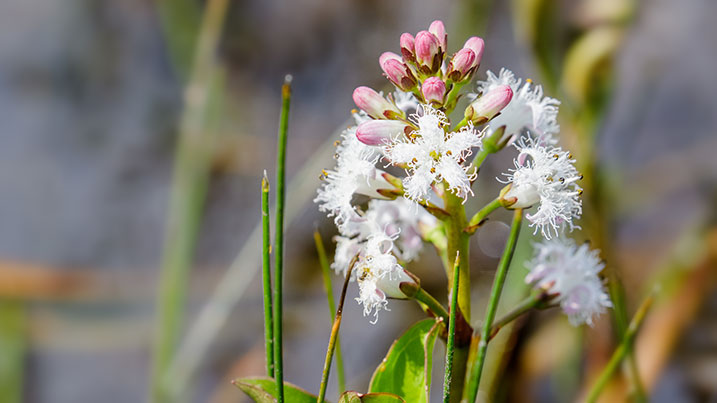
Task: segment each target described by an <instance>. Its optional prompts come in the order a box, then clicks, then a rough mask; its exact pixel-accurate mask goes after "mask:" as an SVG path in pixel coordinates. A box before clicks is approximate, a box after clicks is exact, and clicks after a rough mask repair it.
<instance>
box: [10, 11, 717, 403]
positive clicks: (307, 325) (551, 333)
mask: <svg viewBox="0 0 717 403" xmlns="http://www.w3.org/2000/svg"><path fill="white" fill-rule="evenodd" d="M716 16H717V2H714V1H711V0H686V1H681V2H674V1H669V0H643V1H630V0H580V1H577V0H575V1H570V0H562V1H558V0H555V1H550V0H514V1H510V2H508V1H489V0H460V1H459V0H452V1H443V2H434V1H428V0H420V1H408V0H400V1H398V0H396V1H390V2H389V1H373V0H361V1H356V0H354V1H327V0H296V1H280V0H261V1H260V0H253V1H251V0H235V1H230V0H207V1H199V0H160V1H149V0H123V1H110V0H65V1H62V2H48V1H42V0H6V1H3V2H2V3H0V27H2V28H1V29H2V34H1V35H0V402H1V403H5V402H7V403H11V402H53V403H65V402H68V403H69V402H99V401H101V402H138V401H146V400H147V396H148V395H149V390H150V380H151V379H152V376H151V375H152V361H153V355H154V358H155V359H158V360H159V361H161V362H163V363H164V367H163V370H164V371H166V372H163V379H165V381H166V380H169V381H166V382H168V385H169V386H168V388H169V389H171V390H172V393H171V396H173V397H171V398H169V399H168V401H188V402H217V403H218V402H237V401H239V402H241V401H246V400H243V399H245V397H244V396H243V394H242V392H241V391H239V390H238V389H236V388H235V387H234V386H232V385H231V384H230V380H231V379H234V378H236V377H240V376H249V375H262V374H263V372H264V370H263V368H264V362H263V360H264V355H263V330H262V329H263V325H262V302H261V299H262V297H261V286H260V281H259V280H260V279H259V277H260V276H258V275H257V274H258V273H259V271H258V267H259V266H258V263H259V246H260V238H259V232H258V229H257V224H258V222H259V218H260V213H259V201H260V193H259V189H260V177H261V175H262V173H263V171H264V170H267V171H268V174H269V178H271V180H272V182H273V175H274V164H275V158H276V157H275V148H276V132H277V129H278V117H279V107H280V86H281V83H282V81H283V77H284V75H285V74H287V73H290V74H292V75H293V98H292V106H291V115H290V121H289V140H288V150H289V153H288V160H287V172H288V182H289V184H288V193H287V200H288V205H287V209H288V210H287V217H286V224H287V228H288V229H287V231H288V232H287V235H286V268H285V275H286V279H285V332H286V336H285V375H284V376H285V379H286V380H288V381H291V382H293V383H295V384H297V385H299V386H301V387H303V388H306V389H307V390H309V391H312V392H314V393H315V392H317V390H318V384H319V380H320V372H321V368H322V366H323V359H324V354H325V349H326V343H327V340H328V335H329V330H330V314H329V311H328V307H327V304H326V300H325V291H324V288H323V285H322V280H321V271H320V269H319V266H318V263H317V255H316V250H315V247H314V243H313V240H312V237H311V234H312V232H313V231H314V229H315V228H318V229H319V231H320V233H321V234H322V236H323V239H324V242H325V244H326V245H327V248H328V249H329V253H330V254H331V250H332V247H331V245H330V243H329V241H330V238H331V236H333V235H334V231H335V230H334V229H333V225H332V223H331V220H329V219H326V218H325V217H324V216H323V215H322V214H320V213H319V212H318V210H317V208H316V206H315V205H314V204H313V203H311V200H312V199H313V197H314V194H315V189H316V187H317V186H318V185H319V178H318V176H319V173H320V170H321V169H322V168H330V167H331V166H333V160H332V158H331V156H332V154H333V146H332V143H333V142H334V140H336V139H337V138H338V133H339V132H340V131H341V130H342V129H343V128H345V127H346V126H347V125H348V124H349V121H348V120H347V119H348V118H349V111H350V110H351V109H352V108H354V107H355V106H354V105H353V102H352V100H351V93H352V91H353V89H354V88H355V87H356V86H358V85H368V86H371V87H373V88H376V89H382V90H388V89H389V86H388V84H387V81H386V80H385V79H384V78H383V77H382V76H381V74H380V69H379V66H378V61H377V60H378V56H379V55H380V54H381V53H382V52H383V51H386V50H391V51H394V52H397V51H398V50H399V48H398V38H399V36H400V34H401V33H402V32H412V33H415V32H417V31H419V30H422V29H427V27H428V24H429V23H430V22H431V21H432V20H434V19H441V20H443V21H444V22H445V23H446V26H447V29H448V35H449V50H450V52H451V53H452V52H454V51H456V50H458V49H459V48H460V46H461V45H462V44H463V42H464V41H465V39H466V38H467V37H468V36H471V35H479V36H482V37H484V38H485V40H486V45H487V48H486V53H485V55H484V57H483V62H482V65H481V69H480V70H479V72H478V74H477V76H476V77H477V78H478V79H480V78H481V77H484V75H485V72H486V70H492V71H494V72H497V71H498V70H499V69H500V68H501V67H503V66H505V67H508V68H510V69H511V70H513V71H514V72H515V73H516V75H517V76H519V77H525V78H532V79H533V80H534V81H535V82H536V83H540V84H543V85H544V87H545V91H546V94H547V95H549V96H552V97H555V98H558V99H560V100H561V101H563V106H562V108H561V114H560V123H561V125H562V128H563V134H562V137H563V140H562V141H563V145H564V146H566V147H567V148H569V149H571V150H573V152H574V153H575V155H576V156H577V157H578V158H579V160H580V161H581V164H583V165H582V166H581V170H583V172H585V173H586V178H588V183H587V184H586V185H585V187H586V194H585V200H586V201H585V203H586V210H585V217H584V219H583V221H582V225H583V231H582V232H576V233H575V234H574V235H575V237H576V238H578V239H580V240H589V241H590V242H591V243H593V244H594V245H595V246H596V247H599V248H601V249H602V250H603V257H604V258H605V259H606V261H607V265H608V267H609V272H610V273H611V274H610V276H614V277H615V278H618V279H620V280H621V283H622V284H623V285H624V288H625V293H624V294H625V307H626V308H625V309H626V315H627V318H629V317H631V316H632V315H633V313H634V311H635V309H636V307H637V305H638V304H639V303H640V301H641V300H642V299H643V298H644V297H645V296H646V295H647V294H648V293H649V291H650V290H651V289H653V288H654V287H655V286H656V285H658V286H659V289H658V292H657V297H656V302H655V304H654V306H653V308H652V310H651V311H650V313H649V314H648V317H647V319H646V321H645V323H644V325H643V328H642V330H641V333H640V335H639V337H638V339H637V342H636V347H635V355H636V357H635V359H636V361H637V365H638V367H639V369H640V374H641V378H642V382H643V384H644V386H645V388H646V389H647V391H648V392H649V394H650V395H651V397H652V401H655V402H717V288H715V280H716V275H717V270H715V268H716V267H717V264H716V262H717V220H716V219H717V215H716V213H717V208H716V207H717V97H716V96H715V94H716V93H717V80H715V78H714V74H715V73H714V72H715V71H717V48H716V47H715V44H714V40H715V39H716V38H717V25H715V24H714V22H713V21H714V18H715V17H716ZM513 156H514V155H513V152H512V150H506V151H504V152H503V153H501V154H499V155H497V156H496V157H495V158H492V159H489V161H488V162H487V164H488V165H487V167H486V169H485V170H482V171H481V179H479V182H480V186H481V188H480V189H481V193H479V194H478V195H477V197H476V198H475V200H474V201H473V203H474V204H473V205H472V206H473V207H472V208H474V207H478V206H480V205H481V204H482V202H484V201H487V200H490V199H492V197H493V195H494V194H495V192H496V191H497V189H499V184H498V183H496V182H495V181H494V180H493V178H494V177H496V176H497V175H499V174H500V172H502V171H504V170H505V169H506V168H507V167H509V166H510V163H511V159H512V158H513ZM483 192H484V193H483ZM494 218H495V219H494V220H492V221H491V222H490V225H487V226H486V227H484V228H483V229H481V231H480V232H479V233H478V236H477V237H475V238H474V241H473V244H472V250H471V253H472V267H473V268H474V271H473V281H474V284H475V290H474V295H475V297H476V298H474V301H475V302H474V303H475V306H474V308H473V309H474V311H475V312H483V309H484V304H485V300H484V298H485V295H486V294H487V291H486V290H488V288H489V287H490V283H491V282H492V278H493V270H494V268H495V265H496V263H497V258H498V256H499V255H500V252H501V249H502V242H503V240H504V239H505V238H506V237H507V225H506V224H504V223H503V221H505V220H507V219H508V216H507V215H496V216H495V217H494ZM529 235H530V231H527V232H526V233H525V236H524V237H523V238H522V239H523V241H522V243H521V250H522V257H523V258H525V257H527V256H529V253H530V251H529V249H530V248H529V246H530V236H529ZM517 260H518V261H519V263H517V264H514V266H515V267H514V268H513V269H512V270H511V274H512V276H511V279H510V280H509V284H508V290H507V291H506V293H507V294H506V299H505V301H507V302H505V304H502V305H501V308H500V309H506V308H507V305H508V303H509V302H510V301H511V300H518V299H520V297H521V296H522V295H523V293H524V292H525V287H524V286H523V285H522V276H523V275H524V274H525V271H524V269H523V268H522V267H521V264H522V260H520V259H517ZM439 266H440V262H439V260H438V259H437V258H436V257H435V256H434V253H433V251H432V250H426V251H425V252H424V256H423V258H422V259H421V260H420V262H418V263H417V264H416V265H415V266H411V270H412V271H414V272H415V273H417V274H418V275H419V276H420V277H421V278H422V280H423V283H424V285H425V287H426V288H427V289H429V290H431V291H432V292H434V293H435V294H436V295H438V296H440V297H441V298H445V295H446V292H445V288H446V284H445V283H444V281H445V280H444V278H443V275H442V270H440V269H438V268H439ZM161 273H164V275H162V274H161ZM339 282H340V279H339V278H338V277H334V286H335V287H334V288H335V289H336V288H338V284H339ZM171 284H174V285H175V287H174V288H173V287H172V285H171ZM183 289H186V293H184V292H182V290H183ZM334 291H336V290H334ZM356 293H357V291H356V289H355V288H354V287H351V288H350V289H349V296H348V301H347V307H346V310H345V313H344V322H343V326H342V346H343V352H344V360H345V362H346V363H347V365H346V374H347V381H348V386H349V388H350V389H356V390H359V391H364V390H365V388H366V386H367V383H368V380H369V378H370V376H371V373H372V372H373V369H374V368H375V366H376V365H377V364H378V363H379V362H380V360H381V358H382V357H383V355H384V354H385V352H386V350H387V349H388V347H389V345H390V343H391V341H392V340H393V339H394V338H396V337H397V336H399V335H400V333H401V332H402V330H403V329H405V328H406V327H407V326H408V325H409V324H410V323H412V322H414V321H416V320H418V319H420V318H421V315H422V312H421V311H420V309H418V307H417V306H416V305H415V304H412V303H410V302H402V301H394V302H392V303H391V305H390V308H391V312H384V313H382V315H381V317H380V318H379V321H378V323H377V324H375V325H372V324H370V323H369V318H364V317H362V315H361V310H360V309H359V306H358V305H357V304H355V303H354V301H353V297H354V296H355V295H356ZM158 301H163V304H164V305H161V304H160V305H158ZM185 302H186V303H185ZM157 306H165V309H164V310H161V309H160V310H158V309H156V307H157ZM167 307H168V308H167ZM158 312H162V315H163V317H165V318H166V317H169V318H174V321H172V320H170V321H169V322H168V323H164V325H158V323H163V322H158V320H157V317H158ZM158 326H159V327H161V328H163V329H165V330H167V329H170V330H171V331H170V332H169V334H168V335H167V334H166V333H165V338H164V339H161V340H155V336H153V335H154V334H155V328H157V327H158ZM162 326H163V327H162ZM617 327H619V326H617ZM615 328H616V326H615V325H613V321H612V320H611V319H610V315H603V317H602V318H601V320H600V321H599V323H597V324H596V326H595V327H593V328H588V329H582V330H575V329H573V328H571V327H570V326H569V325H568V324H567V321H566V320H565V319H564V318H563V317H561V316H560V315H557V314H555V313H551V312H541V313H540V314H535V315H531V316H530V317H528V318H527V319H526V320H523V321H521V322H518V323H517V325H516V326H515V327H513V328H511V329H507V330H506V331H505V332H504V333H503V334H502V337H500V338H498V339H497V340H496V343H495V344H491V346H495V347H491V350H492V351H493V352H494V354H493V359H492V361H491V362H492V364H489V371H488V374H487V376H488V377H487V378H485V379H488V381H485V382H484V384H485V386H484V385H482V387H485V390H484V393H485V396H488V397H490V399H494V400H496V401H510V402H570V401H575V400H576V399H579V396H580V394H581V391H584V388H585V387H586V385H588V386H589V385H590V383H591V381H592V380H594V377H595V375H596V374H597V373H598V372H599V370H600V369H601V368H602V366H604V364H605V362H606V361H607V359H608V358H609V356H610V354H611V353H612V351H613V349H614V348H615V341H616V330H615ZM438 344H439V346H437V349H436V354H442V349H443V346H442V345H441V343H438ZM155 345H157V346H159V347H158V348H156V347H155ZM158 351H160V352H159V353H158ZM162 351H164V353H162ZM167 351H168V352H167ZM157 357H159V358H157ZM437 361H440V360H437ZM440 370H441V369H440V368H438V369H437V371H438V372H437V373H441V372H440ZM434 379H438V380H439V379H441V377H440V376H436V377H434ZM623 379H624V377H621V376H618V377H615V379H614V380H613V381H612V382H611V384H610V385H609V387H608V390H607V391H606V395H605V397H604V399H605V400H604V401H625V400H627V391H626V390H627V386H626V384H625V382H624V380H623ZM497 380H500V382H498V381H497ZM438 383H440V382H438ZM438 383H436V384H435V385H434V392H438V391H439V390H440V387H439V385H438ZM336 393H337V391H336V390H335V382H333V381H332V382H331V383H330V387H329V397H330V398H331V399H335V398H336ZM434 395H435V393H434Z"/></svg>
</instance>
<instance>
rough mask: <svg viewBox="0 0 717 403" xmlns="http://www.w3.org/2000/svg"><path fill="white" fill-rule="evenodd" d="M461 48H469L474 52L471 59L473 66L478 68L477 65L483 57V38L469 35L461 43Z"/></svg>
mask: <svg viewBox="0 0 717 403" xmlns="http://www.w3.org/2000/svg"><path fill="white" fill-rule="evenodd" d="M463 49H470V50H472V51H473V53H475V54H476V58H475V60H474V61H473V66H474V67H475V68H478V66H479V65H480V61H481V59H482V58H483V50H484V49H485V42H483V39H481V38H479V37H477V36H471V37H470V38H468V40H467V41H466V43H465V44H464V45H463Z"/></svg>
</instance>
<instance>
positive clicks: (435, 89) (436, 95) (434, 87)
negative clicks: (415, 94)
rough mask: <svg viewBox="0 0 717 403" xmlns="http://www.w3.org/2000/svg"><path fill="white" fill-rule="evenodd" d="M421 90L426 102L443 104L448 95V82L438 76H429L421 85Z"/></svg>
mask: <svg viewBox="0 0 717 403" xmlns="http://www.w3.org/2000/svg"><path fill="white" fill-rule="evenodd" d="M421 92H422V93H423V98H424V99H425V100H426V102H429V103H437V104H442V103H443V97H444V96H445V95H446V83H444V82H443V80H441V79H440V78H438V77H428V78H427V79H426V81H424V82H423V86H421Z"/></svg>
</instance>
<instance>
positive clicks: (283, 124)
mask: <svg viewBox="0 0 717 403" xmlns="http://www.w3.org/2000/svg"><path fill="white" fill-rule="evenodd" d="M290 103H291V75H288V74H287V75H286V77H285V78H284V85H283V86H282V87H281V116H280V118H279V140H278V144H277V149H278V152H277V156H276V214H275V215H274V216H275V217H276V230H275V239H274V243H275V248H274V249H275V255H274V377H275V378H276V387H277V390H278V393H277V401H278V403H283V401H284V365H283V364H284V359H283V345H282V308H283V307H282V302H283V288H282V287H283V269H284V267H283V265H284V202H285V200H286V195H285V194H284V185H285V183H286V170H285V165H286V133H287V130H288V128H289V104H290Z"/></svg>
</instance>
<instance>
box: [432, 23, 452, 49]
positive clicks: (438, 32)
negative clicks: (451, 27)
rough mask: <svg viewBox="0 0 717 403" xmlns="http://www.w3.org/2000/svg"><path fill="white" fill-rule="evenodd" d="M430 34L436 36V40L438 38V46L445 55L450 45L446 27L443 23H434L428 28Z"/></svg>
mask: <svg viewBox="0 0 717 403" xmlns="http://www.w3.org/2000/svg"><path fill="white" fill-rule="evenodd" d="M428 32H430V33H432V34H433V35H435V36H436V38H438V45H439V46H440V47H441V50H442V51H443V53H445V52H446V49H447V44H448V35H447V34H446V27H445V26H444V25H443V21H441V20H435V21H433V22H432V23H431V26H430V27H428Z"/></svg>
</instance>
